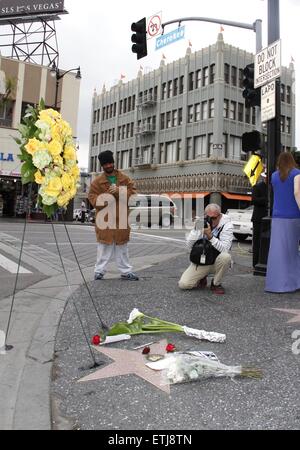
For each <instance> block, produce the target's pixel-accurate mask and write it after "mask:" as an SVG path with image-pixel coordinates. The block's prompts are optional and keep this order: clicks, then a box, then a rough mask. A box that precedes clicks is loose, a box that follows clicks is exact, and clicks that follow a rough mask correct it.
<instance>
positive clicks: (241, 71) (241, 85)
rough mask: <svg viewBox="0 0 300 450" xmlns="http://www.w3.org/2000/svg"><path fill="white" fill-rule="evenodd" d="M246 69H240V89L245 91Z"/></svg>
mask: <svg viewBox="0 0 300 450" xmlns="http://www.w3.org/2000/svg"><path fill="white" fill-rule="evenodd" d="M243 81H244V69H239V88H241V89H243V87H244V85H243Z"/></svg>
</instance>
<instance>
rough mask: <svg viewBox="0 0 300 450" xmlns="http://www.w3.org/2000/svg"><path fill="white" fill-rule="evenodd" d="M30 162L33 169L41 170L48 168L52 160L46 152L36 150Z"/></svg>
mask: <svg viewBox="0 0 300 450" xmlns="http://www.w3.org/2000/svg"><path fill="white" fill-rule="evenodd" d="M32 162H33V164H34V165H35V167H37V168H38V169H40V170H43V169H44V168H45V167H47V166H49V164H50V163H51V162H52V158H51V156H50V153H49V152H47V150H38V151H37V152H35V154H34V155H33V157H32Z"/></svg>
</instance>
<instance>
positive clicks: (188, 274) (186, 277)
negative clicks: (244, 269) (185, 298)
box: [178, 252, 231, 289]
mask: <svg viewBox="0 0 300 450" xmlns="http://www.w3.org/2000/svg"><path fill="white" fill-rule="evenodd" d="M230 263H231V256H230V254H229V253H225V252H223V253H220V254H219V256H218V257H217V259H216V261H215V263H214V264H213V265H212V266H196V264H193V263H191V264H190V265H189V267H188V268H187V269H186V271H185V272H184V273H183V274H182V276H181V278H180V280H179V283H178V286H179V287H180V289H193V288H194V287H195V286H196V285H197V284H198V282H199V281H200V280H202V278H204V277H206V276H207V275H208V274H210V273H214V274H215V276H214V285H218V284H220V283H221V280H222V278H223V276H224V274H225V272H226V271H227V270H228V269H229V267H230Z"/></svg>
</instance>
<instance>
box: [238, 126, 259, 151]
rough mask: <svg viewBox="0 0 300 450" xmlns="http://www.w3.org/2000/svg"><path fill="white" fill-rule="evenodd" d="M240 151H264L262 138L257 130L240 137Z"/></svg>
mask: <svg viewBox="0 0 300 450" xmlns="http://www.w3.org/2000/svg"><path fill="white" fill-rule="evenodd" d="M242 150H243V152H245V153H249V152H257V151H258V150H264V138H263V135H262V133H260V132H259V131H257V130H254V131H250V132H249V133H244V134H243V135H242Z"/></svg>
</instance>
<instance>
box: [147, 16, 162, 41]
mask: <svg viewBox="0 0 300 450" xmlns="http://www.w3.org/2000/svg"><path fill="white" fill-rule="evenodd" d="M160 28H161V18H160V16H157V15H155V16H152V17H151V19H150V20H149V23H148V30H147V31H148V34H149V36H150V37H153V36H156V35H157V34H158V33H159V32H160Z"/></svg>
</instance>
